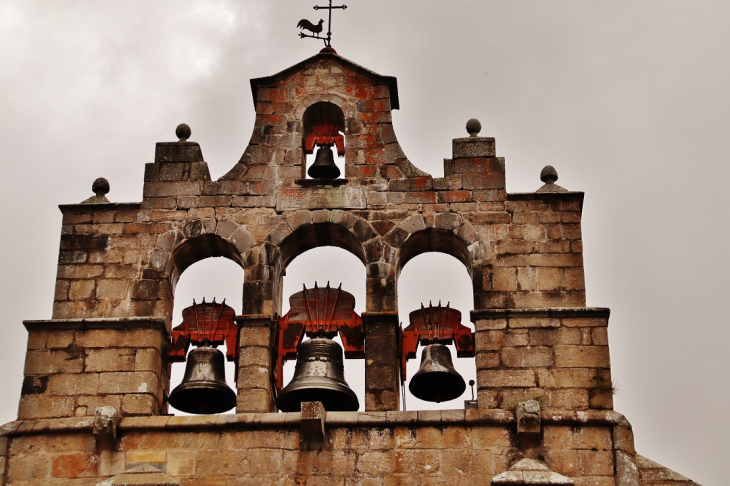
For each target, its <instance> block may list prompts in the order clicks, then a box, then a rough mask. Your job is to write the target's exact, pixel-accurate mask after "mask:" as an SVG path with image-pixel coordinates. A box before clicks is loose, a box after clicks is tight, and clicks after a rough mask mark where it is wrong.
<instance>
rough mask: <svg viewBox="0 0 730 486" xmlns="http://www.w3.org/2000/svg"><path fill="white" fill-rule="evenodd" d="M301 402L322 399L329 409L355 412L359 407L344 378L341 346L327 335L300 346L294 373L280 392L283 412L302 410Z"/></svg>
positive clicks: (277, 403)
mask: <svg viewBox="0 0 730 486" xmlns="http://www.w3.org/2000/svg"><path fill="white" fill-rule="evenodd" d="M302 402H322V405H324V409H325V410H327V411H330V412H331V411H339V412H355V411H357V409H358V408H359V407H360V402H358V400H357V396H356V395H355V392H353V391H352V390H351V389H350V387H349V386H347V382H346V381H345V365H344V362H343V356H342V348H341V347H340V345H339V344H337V343H336V342H334V341H333V340H331V339H327V338H313V339H310V340H309V341H304V342H303V343H301V344H300V345H299V347H298V349H297V364H296V367H295V368H294V377H293V378H292V380H291V381H290V382H289V384H288V385H287V386H285V387H284V388H283V389H282V390H281V392H280V393H279V397H278V398H277V399H276V406H277V407H279V410H281V411H282V412H299V411H300V410H301V405H302Z"/></svg>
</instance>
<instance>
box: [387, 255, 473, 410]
mask: <svg viewBox="0 0 730 486" xmlns="http://www.w3.org/2000/svg"><path fill="white" fill-rule="evenodd" d="M473 305H474V299H473V293H472V282H471V277H470V276H469V273H468V272H467V271H466V269H465V267H464V265H463V264H462V262H461V261H460V260H459V259H458V258H456V257H455V256H451V255H447V254H444V253H440V252H433V251H432V252H428V253H423V254H420V255H417V256H414V257H412V258H411V259H410V260H409V262H408V265H406V266H405V268H403V269H402V271H401V274H400V277H399V279H398V311H399V317H400V321H401V324H402V329H403V331H402V332H403V341H402V343H403V350H402V351H403V352H406V351H408V350H412V351H414V353H413V354H412V355H411V356H403V358H406V357H407V358H409V359H407V360H406V362H405V380H404V387H403V389H402V393H404V394H405V396H404V403H403V405H402V408H403V409H404V410H439V409H461V408H464V406H465V405H464V400H471V399H472V393H471V388H470V386H469V381H470V380H474V381H476V365H475V362H474V357H473V332H474V326H473V324H471V322H470V320H469V312H470V311H471V310H472V309H473V308H474V307H473ZM422 306H423V307H422ZM415 321H417V322H415ZM455 324H459V325H460V326H461V327H459V326H455ZM414 329H416V330H418V331H419V332H420V334H417V333H415V332H413V331H414ZM444 329H447V330H448V329H456V330H457V332H456V333H450V332H443V330H444ZM440 331H441V332H440ZM440 338H441V339H440ZM443 338H447V339H443ZM469 339H471V351H468V350H466V351H465V349H467V348H468V345H469V342H468V340H469ZM456 341H459V343H458V344H457V343H456ZM416 343H417V344H416ZM429 343H435V344H436V345H434V346H432V347H429V346H428V345H429ZM440 343H447V344H446V349H447V350H448V351H446V350H444V349H443V348H441V347H439V346H440ZM457 348H461V350H459V349H457ZM424 350H427V357H430V358H432V360H433V361H427V360H425V359H424V357H423V353H424ZM460 354H461V355H463V357H460V356H459V355H460ZM444 358H446V360H447V361H448V359H450V361H451V363H453V368H454V371H455V372H456V373H458V375H459V376H460V377H461V378H460V379H461V380H463V385H465V389H464V391H463V393H461V394H459V395H458V396H457V397H456V398H452V399H448V400H440V401H436V400H437V399H439V398H443V397H439V396H438V395H439V393H440V391H439V390H441V389H442V388H443V390H444V392H443V393H446V394H447V395H448V393H450V392H448V388H449V387H451V386H452V385H453V386H454V387H457V388H458V386H459V384H458V381H459V378H458V377H457V376H454V375H450V374H449V375H448V376H447V374H446V373H445V372H444V371H443V365H444ZM402 364H403V362H401V365H402ZM422 365H423V367H422ZM419 371H420V374H419ZM424 371H425V373H424ZM401 373H402V371H401ZM429 373H430V375H429ZM417 374H418V375H417ZM414 377H417V379H418V380H420V384H418V388H417V389H424V386H425V388H426V390H427V391H426V395H429V400H423V399H420V398H417V397H416V396H414V394H413V393H412V392H411V389H412V384H416V383H415V382H414ZM441 382H443V383H444V384H443V385H442V386H437V384H438V383H441ZM417 393H418V392H417ZM474 399H476V387H475V388H474Z"/></svg>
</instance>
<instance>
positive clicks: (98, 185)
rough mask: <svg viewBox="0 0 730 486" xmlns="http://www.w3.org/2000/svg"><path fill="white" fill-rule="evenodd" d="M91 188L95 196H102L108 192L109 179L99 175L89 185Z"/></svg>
mask: <svg viewBox="0 0 730 486" xmlns="http://www.w3.org/2000/svg"><path fill="white" fill-rule="evenodd" d="M91 190H92V191H93V192H94V194H96V196H97V197H104V196H106V195H107V194H109V181H108V180H106V179H104V178H103V177H99V178H98V179H97V180H95V181H94V183H93V184H92V185H91Z"/></svg>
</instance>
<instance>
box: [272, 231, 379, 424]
mask: <svg viewBox="0 0 730 486" xmlns="http://www.w3.org/2000/svg"><path fill="white" fill-rule="evenodd" d="M333 227H334V225H333ZM365 281H366V278H365V266H364V265H363V263H362V262H361V261H360V259H359V258H358V257H357V256H355V255H353V254H352V253H351V252H349V251H346V250H344V249H342V248H338V247H335V246H320V247H316V248H311V249H308V250H305V251H304V252H302V253H299V254H297V255H296V256H295V257H291V258H290V263H289V265H288V266H287V268H286V275H285V277H284V285H283V308H282V314H286V313H287V312H289V297H290V296H291V295H292V294H295V293H297V292H300V291H302V287H303V286H306V287H307V288H310V289H311V288H313V287H314V284H315V283H317V285H318V286H319V287H324V286H326V285H327V283H328V282H329V284H330V286H331V287H334V288H336V287H338V286H339V285H340V284H341V285H342V290H345V291H347V292H349V293H350V294H352V295H353V296H354V297H355V312H356V313H357V314H362V313H363V312H364V311H365V298H366V289H365ZM304 340H307V338H304ZM334 341H335V342H337V343H338V344H339V345H342V339H341V338H340V337H339V336H337V337H335V338H334ZM344 365H345V371H344V372H345V380H346V381H347V384H348V385H349V387H350V388H351V389H352V390H353V391H354V392H355V395H357V398H358V401H359V402H360V408H359V410H364V406H365V363H364V360H362V359H345V361H344ZM294 369H295V360H288V361H285V362H284V366H283V380H282V381H283V384H284V386H286V385H287V384H288V383H290V381H291V379H292V377H293V375H294Z"/></svg>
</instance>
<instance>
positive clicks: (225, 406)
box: [169, 347, 236, 414]
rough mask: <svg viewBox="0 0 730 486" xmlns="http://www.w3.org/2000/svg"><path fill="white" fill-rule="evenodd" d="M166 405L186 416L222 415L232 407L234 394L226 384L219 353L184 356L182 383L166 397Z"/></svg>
mask: <svg viewBox="0 0 730 486" xmlns="http://www.w3.org/2000/svg"><path fill="white" fill-rule="evenodd" d="M169 403H170V405H172V406H173V407H175V408H176V409H178V410H181V411H183V412H187V413H200V414H203V413H205V414H211V413H222V412H227V411H228V410H230V409H232V408H233V407H235V406H236V393H235V392H234V391H233V390H231V388H230V387H229V386H228V384H227V383H226V371H225V367H224V365H223V353H221V352H220V351H219V350H217V349H215V348H208V347H200V348H195V349H193V350H192V351H190V354H188V359H187V363H186V365H185V376H184V377H183V379H182V383H180V384H179V385H178V386H176V387H175V389H174V390H172V393H170V399H169Z"/></svg>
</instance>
